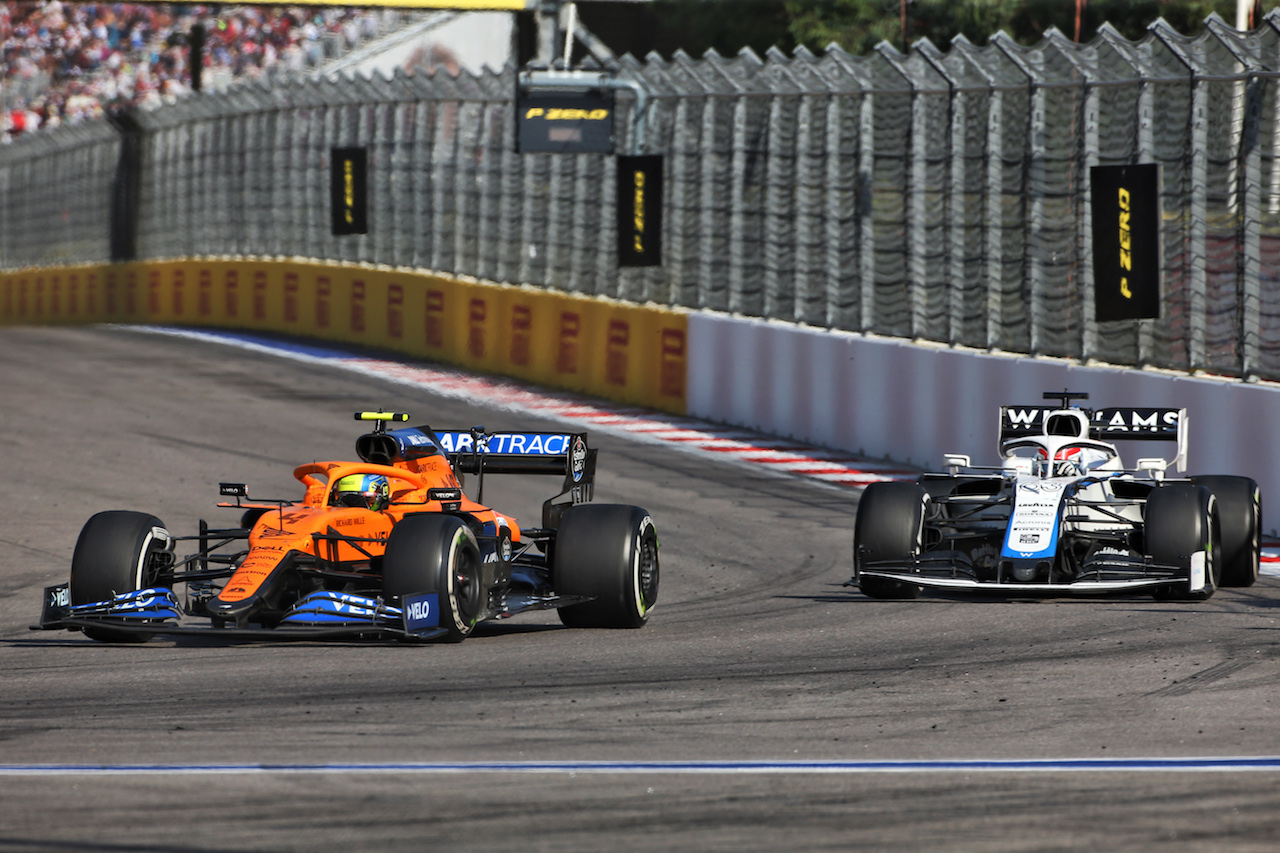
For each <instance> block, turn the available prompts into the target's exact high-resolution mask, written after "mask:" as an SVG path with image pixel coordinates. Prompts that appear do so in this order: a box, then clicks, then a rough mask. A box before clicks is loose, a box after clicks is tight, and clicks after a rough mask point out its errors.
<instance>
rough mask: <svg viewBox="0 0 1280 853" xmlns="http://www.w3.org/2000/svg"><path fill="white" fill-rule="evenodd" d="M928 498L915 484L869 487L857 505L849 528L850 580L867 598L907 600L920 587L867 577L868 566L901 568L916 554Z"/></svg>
mask: <svg viewBox="0 0 1280 853" xmlns="http://www.w3.org/2000/svg"><path fill="white" fill-rule="evenodd" d="M928 501H929V494H928V492H927V491H925V489H924V488H923V487H921V486H918V485H916V484H915V483H872V484H871V485H870V486H867V488H866V489H865V490H863V492H862V497H861V499H859V501H858V517H857V519H856V520H855V521H854V525H853V576H854V578H855V579H856V580H857V582H858V589H860V590H861V591H862V594H863V595H866V596H868V597H869V598H881V599H900V600H901V599H911V598H917V597H918V596H919V595H920V587H918V586H916V585H915V584H910V583H905V582H903V581H895V580H889V579H888V578H877V577H867V576H865V575H863V573H862V572H863V568H864V567H865V566H866V565H867V564H869V563H875V562H879V561H882V560H889V561H892V562H896V563H901V564H902V566H903V567H904V569H905V567H906V566H907V565H909V564H910V563H911V560H912V558H913V557H914V556H915V555H916V554H918V553H919V552H920V549H921V547H922V544H923V536H924V513H925V506H926V504H927V503H928Z"/></svg>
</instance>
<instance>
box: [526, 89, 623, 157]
mask: <svg viewBox="0 0 1280 853" xmlns="http://www.w3.org/2000/svg"><path fill="white" fill-rule="evenodd" d="M516 145H517V146H518V148H517V150H518V151H519V152H520V153H521V154H535V153H540V152H542V153H545V152H550V153H556V154H612V153H613V92H608V91H606V92H594V91H593V92H575V93H573V94H567V93H565V94H547V93H543V92H526V91H523V90H521V91H520V92H519V94H518V95H517V96H516Z"/></svg>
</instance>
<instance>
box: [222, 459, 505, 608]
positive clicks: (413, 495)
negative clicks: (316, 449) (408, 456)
mask: <svg viewBox="0 0 1280 853" xmlns="http://www.w3.org/2000/svg"><path fill="white" fill-rule="evenodd" d="M352 474H380V475H382V476H384V477H386V478H387V481H388V483H389V484H390V487H391V502H390V504H389V506H388V507H387V508H386V509H383V510H373V509H366V508H363V507H348V506H335V505H333V503H332V496H331V494H330V492H331V488H332V484H334V483H337V482H338V481H339V480H341V479H342V478H344V477H347V476H350V475H352ZM293 475H294V477H296V478H297V479H298V480H299V481H300V482H301V483H302V485H303V486H304V487H305V489H306V491H305V493H304V495H303V498H302V501H301V502H300V503H297V504H293V505H291V506H283V507H282V506H279V505H278V504H263V503H240V504H219V506H239V507H243V508H262V509H267V510H268V511H267V512H264V513H263V514H262V515H261V516H260V517H259V518H258V520H257V522H256V523H255V524H254V526H253V529H252V531H251V532H250V534H249V553H248V554H247V555H246V556H245V558H244V560H243V561H241V563H240V565H239V566H238V567H237V568H236V570H235V572H234V573H233V574H232V575H231V578H230V579H229V580H228V581H227V584H226V586H225V587H223V589H222V591H221V592H220V593H219V594H218V596H217V597H216V599H215V600H216V601H219V602H222V603H224V604H234V603H236V602H241V601H244V600H246V599H249V598H252V597H253V596H254V595H255V594H256V593H257V592H258V591H259V590H261V589H262V586H263V584H264V583H265V582H266V581H267V579H268V578H270V577H271V574H272V572H273V571H274V570H275V569H276V567H277V566H279V565H280V563H281V562H282V561H283V560H284V559H285V558H286V557H287V556H288V555H289V554H290V553H291V552H301V553H304V554H310V555H313V556H315V557H317V558H319V559H320V560H322V561H325V562H328V563H341V564H344V566H343V569H344V571H346V570H352V571H359V570H360V569H362V568H367V567H368V564H369V562H370V560H371V559H372V558H377V557H381V556H382V554H383V553H384V551H385V550H386V542H387V537H388V536H390V534H391V530H392V528H393V527H394V526H395V525H396V524H397V523H398V522H399V521H400V520H401V519H402V518H404V516H406V515H409V514H413V513H422V512H444V511H445V507H444V505H443V504H442V503H441V502H440V501H438V500H432V499H431V498H430V495H429V492H430V490H431V489H459V490H460V489H461V487H460V485H459V483H458V479H457V477H456V476H455V475H454V473H453V469H452V468H451V467H450V466H449V463H448V461H447V460H446V459H445V458H444V457H443V456H430V457H426V458H422V459H413V460H407V461H405V462H397V463H396V464H394V465H377V464H373V463H369V462H312V463H309V464H306V465H300V466H298V467H297V468H295V469H294V471H293ZM453 503H457V504H459V506H458V507H457V508H458V509H459V510H461V511H462V512H465V513H469V514H470V515H473V516H475V517H476V518H477V519H479V520H480V521H481V522H484V523H487V524H494V525H497V526H506V527H508V528H509V529H510V531H511V539H512V541H513V542H516V543H518V542H519V541H520V528H519V526H518V525H517V524H516V521H515V519H513V518H510V517H508V516H505V515H502V514H501V513H498V512H496V511H495V510H493V509H490V508H488V507H485V506H482V505H481V504H478V503H476V502H475V501H473V500H471V499H470V498H468V497H467V496H466V495H462V497H461V500H460V501H453ZM346 540H355V541H346Z"/></svg>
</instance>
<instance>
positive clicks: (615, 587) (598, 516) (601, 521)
mask: <svg viewBox="0 0 1280 853" xmlns="http://www.w3.org/2000/svg"><path fill="white" fill-rule="evenodd" d="M552 553H553V558H552V559H553V569H552V576H553V585H554V586H555V590H556V593H558V594H559V595H575V596H576V595H583V596H591V597H592V600H591V601H585V602H582V603H581V604H571V605H569V606H567V607H561V608H560V610H559V612H560V621H561V622H563V623H564V624H565V625H568V626H569V627H571V628H640V627H642V626H643V625H644V624H645V623H646V622H648V621H649V614H650V613H651V612H652V610H653V606H654V604H656V603H657V600H658V532H657V530H656V529H655V528H654V526H653V519H652V518H650V517H649V513H648V512H646V511H645V510H643V509H641V508H640V507H638V506H625V505H622V504H579V505H577V506H571V507H569V508H568V509H566V510H565V511H564V514H563V515H562V516H561V517H560V524H559V526H558V528H557V529H556V539H555V546H554V548H553V549H552Z"/></svg>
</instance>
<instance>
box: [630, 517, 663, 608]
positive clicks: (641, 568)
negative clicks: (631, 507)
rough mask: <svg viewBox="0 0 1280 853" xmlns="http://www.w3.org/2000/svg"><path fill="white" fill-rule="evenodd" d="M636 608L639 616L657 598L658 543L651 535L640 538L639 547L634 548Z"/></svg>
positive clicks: (651, 606)
mask: <svg viewBox="0 0 1280 853" xmlns="http://www.w3.org/2000/svg"><path fill="white" fill-rule="evenodd" d="M635 579H636V589H635V593H636V610H637V611H638V612H639V613H640V615H641V616H645V615H647V614H648V612H649V610H650V609H652V608H653V605H654V604H655V603H656V602H657V600H658V543H657V541H655V539H654V538H653V537H652V536H645V537H642V538H641V539H640V547H639V548H637V549H636V568H635Z"/></svg>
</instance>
